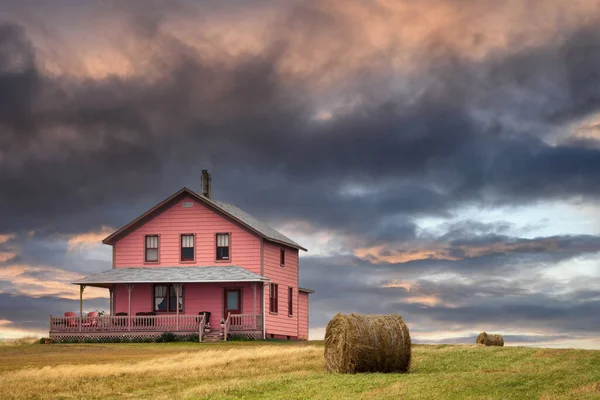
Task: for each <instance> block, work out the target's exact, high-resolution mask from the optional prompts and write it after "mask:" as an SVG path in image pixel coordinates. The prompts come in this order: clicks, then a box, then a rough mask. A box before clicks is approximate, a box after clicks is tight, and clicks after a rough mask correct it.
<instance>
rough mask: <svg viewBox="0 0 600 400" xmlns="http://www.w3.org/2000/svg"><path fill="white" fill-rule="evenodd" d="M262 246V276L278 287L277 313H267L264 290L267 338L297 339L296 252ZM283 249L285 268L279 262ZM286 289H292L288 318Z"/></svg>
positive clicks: (266, 295)
mask: <svg viewBox="0 0 600 400" xmlns="http://www.w3.org/2000/svg"><path fill="white" fill-rule="evenodd" d="M263 246H264V275H265V276H266V277H267V278H269V279H270V280H271V282H273V283H276V284H278V285H279V287H278V289H279V293H278V298H279V310H278V311H279V312H278V313H277V314H271V313H270V312H269V290H270V287H269V286H266V289H265V309H266V310H265V321H266V327H267V330H266V333H267V337H270V335H280V336H290V337H293V338H297V337H298V315H297V314H298V313H297V307H296V305H297V304H298V303H297V302H298V250H297V249H293V248H291V247H286V246H280V245H278V244H275V243H271V242H269V241H266V240H265V241H264V242H263ZM282 248H284V249H285V266H284V267H282V266H281V264H280V262H279V260H280V258H279V257H280V249H282ZM288 287H292V288H293V290H292V294H293V308H294V310H293V315H292V317H290V316H288Z"/></svg>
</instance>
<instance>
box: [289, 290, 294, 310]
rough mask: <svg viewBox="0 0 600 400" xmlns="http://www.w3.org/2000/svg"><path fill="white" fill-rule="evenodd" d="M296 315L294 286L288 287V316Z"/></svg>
mask: <svg viewBox="0 0 600 400" xmlns="http://www.w3.org/2000/svg"><path fill="white" fill-rule="evenodd" d="M292 315H294V288H293V287H288V316H290V317H291V316H292Z"/></svg>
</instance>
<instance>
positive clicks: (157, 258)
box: [144, 234, 160, 264]
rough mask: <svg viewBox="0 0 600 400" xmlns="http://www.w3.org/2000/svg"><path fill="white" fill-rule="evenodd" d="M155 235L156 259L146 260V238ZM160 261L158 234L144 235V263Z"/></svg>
mask: <svg viewBox="0 0 600 400" xmlns="http://www.w3.org/2000/svg"><path fill="white" fill-rule="evenodd" d="M148 237H156V238H157V240H156V261H148V251H147V250H148V247H146V246H147V241H146V238H148ZM159 263H160V235H156V234H154V235H144V264H159Z"/></svg>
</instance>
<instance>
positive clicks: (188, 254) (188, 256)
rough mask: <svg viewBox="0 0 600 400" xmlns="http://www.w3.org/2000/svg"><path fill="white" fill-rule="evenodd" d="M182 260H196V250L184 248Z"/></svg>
mask: <svg viewBox="0 0 600 400" xmlns="http://www.w3.org/2000/svg"><path fill="white" fill-rule="evenodd" d="M181 259H182V260H193V259H194V248H193V247H184V248H182V249H181Z"/></svg>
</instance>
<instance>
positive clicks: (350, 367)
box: [325, 313, 411, 373]
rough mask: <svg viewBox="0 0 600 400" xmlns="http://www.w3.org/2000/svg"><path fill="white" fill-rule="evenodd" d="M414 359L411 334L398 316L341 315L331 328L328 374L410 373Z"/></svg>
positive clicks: (327, 348)
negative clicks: (412, 359) (412, 358)
mask: <svg viewBox="0 0 600 400" xmlns="http://www.w3.org/2000/svg"><path fill="white" fill-rule="evenodd" d="M410 357H411V342H410V333H409V331H408V326H407V325H406V323H405V322H404V320H403V319H402V317H401V316H400V315H398V314H390V315H360V314H354V313H353V314H337V315H335V316H334V317H333V318H332V319H331V321H329V324H327V329H326V330H325V370H327V371H328V372H338V373H357V372H407V371H408V367H409V366H410Z"/></svg>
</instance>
